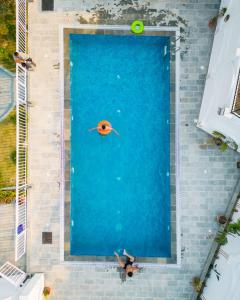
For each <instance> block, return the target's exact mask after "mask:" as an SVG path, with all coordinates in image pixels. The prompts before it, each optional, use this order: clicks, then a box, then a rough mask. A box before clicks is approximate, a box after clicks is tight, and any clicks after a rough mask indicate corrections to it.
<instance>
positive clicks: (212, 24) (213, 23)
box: [208, 7, 230, 28]
mask: <svg viewBox="0 0 240 300" xmlns="http://www.w3.org/2000/svg"><path fill="white" fill-rule="evenodd" d="M226 11H227V8H226V7H223V8H222V9H221V10H220V11H219V12H218V14H217V15H216V16H214V17H212V18H211V19H210V20H209V22H208V27H209V28H215V27H216V25H217V21H218V18H219V17H223V16H224V15H225V13H226ZM227 16H229V15H227ZM227 16H226V17H225V19H226V18H227ZM229 17H230V16H229ZM229 17H228V19H229ZM225 19H224V21H225ZM228 19H227V21H228ZM227 21H225V22H227Z"/></svg>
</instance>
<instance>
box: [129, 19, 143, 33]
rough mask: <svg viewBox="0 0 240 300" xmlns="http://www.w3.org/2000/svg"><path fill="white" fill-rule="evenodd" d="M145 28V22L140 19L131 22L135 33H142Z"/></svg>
mask: <svg viewBox="0 0 240 300" xmlns="http://www.w3.org/2000/svg"><path fill="white" fill-rule="evenodd" d="M143 30H144V24H143V22H142V21H140V20H135V21H133V22H132V24H131V31H132V32H133V33H142V32H143Z"/></svg>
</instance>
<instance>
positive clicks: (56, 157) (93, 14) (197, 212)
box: [27, 0, 239, 300]
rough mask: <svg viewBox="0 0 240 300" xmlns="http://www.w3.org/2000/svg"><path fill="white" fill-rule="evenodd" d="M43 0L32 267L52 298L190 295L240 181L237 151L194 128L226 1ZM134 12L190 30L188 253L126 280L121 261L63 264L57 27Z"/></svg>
mask: <svg viewBox="0 0 240 300" xmlns="http://www.w3.org/2000/svg"><path fill="white" fill-rule="evenodd" d="M39 2H40V1H39V0H38V1H34V2H30V3H29V53H30V55H31V56H32V57H33V58H34V60H35V61H36V63H37V68H36V70H35V71H34V72H31V73H30V80H29V101H31V102H32V106H31V107H30V108H29V168H28V169H29V177H28V181H29V184H31V185H32V188H31V189H30V190H29V193H28V199H29V204H28V230H29V231H28V249H27V269H28V271H29V272H44V273H45V276H46V285H47V286H50V287H52V288H53V293H52V296H51V298H50V299H53V300H68V299H69V300H70V299H71V300H77V299H81V300H92V299H96V300H105V299H106V300H108V299H109V300H110V299H111V300H115V299H118V300H120V299H126V300H130V299H144V300H150V299H158V300H159V299H162V300H187V299H191V295H192V287H191V284H190V282H191V278H192V277H193V276H195V275H196V276H198V275H200V272H201V269H202V267H203V264H204V262H205V259H206V257H207V254H208V251H209V249H210V246H211V242H212V235H211V234H209V230H211V231H212V232H213V233H214V232H215V231H216V229H217V226H216V223H215V216H216V215H217V214H218V213H222V212H224V211H225V209H226V207H227V204H228V201H229V200H230V197H231V194H232V191H233V189H234V186H235V184H236V182H237V180H238V178H239V170H238V169H237V168H236V161H237V160H238V159H239V156H238V154H236V153H234V152H233V151H231V150H229V151H227V152H226V153H223V154H222V153H220V152H219V150H218V149H216V148H214V147H212V146H208V145H207V144H206V142H207V139H208V136H207V135H206V134H205V133H204V132H202V131H201V130H199V129H197V128H196V126H195V124H194V120H195V119H197V117H198V114H199V109H200V104H201V98H202V93H203V87H204V80H205V76H206V73H207V67H208V62H209V56H210V50H211V44H212V39H213V31H211V30H210V29H209V28H208V26H207V23H208V19H209V18H210V17H212V16H214V15H215V14H216V12H217V9H218V7H219V0H202V1H201V3H200V1H198V0H186V1H182V0H178V1H173V0H168V1H167V0H164V1H151V6H150V4H149V2H147V1H141V0H139V1H131V0H125V1H119V2H117V1H104V2H105V4H104V5H102V6H101V3H102V1H88V2H87V3H85V1H74V0H72V1H63V0H58V1H56V6H55V8H56V12H45V13H43V12H40V10H39V7H40V4H39ZM79 2H81V5H80V4H79ZM96 3H98V5H97V4H96ZM78 5H79V6H78ZM73 8H75V9H76V10H75V11H72V12H64V11H63V10H66V9H68V10H72V9H73ZM135 18H141V19H143V20H144V21H145V23H146V24H148V25H155V24H158V25H166V24H168V25H171V26H178V25H179V26H180V27H181V28H182V30H183V41H182V49H181V53H182V54H181V56H182V59H181V75H180V79H181V84H180V100H181V101H180V116H179V117H180V128H179V131H180V194H181V231H182V245H181V248H182V256H183V259H182V267H181V268H180V269H163V268H161V269H160V268H145V269H144V271H143V272H142V273H140V274H137V275H136V276H134V278H132V279H131V280H128V281H127V282H126V283H124V284H121V280H120V278H119V273H118V272H117V271H116V268H114V267H103V266H94V265H91V266H89V265H81V266H80V265H78V264H75V265H69V264H62V263H61V262H60V214H61V211H60V203H61V188H62V186H61V100H60V99H61V97H60V93H61V92H62V91H61V89H60V70H59V68H58V66H57V64H58V63H59V60H60V58H59V56H60V53H59V49H60V46H59V24H71V25H72V24H73V25H74V24H75V25H77V24H79V21H80V22H81V23H84V22H91V23H94V22H96V23H103V24H111V23H112V24H118V23H119V24H129V23H130V22H131V21H132V20H133V19H135ZM53 65H56V66H55V67H53ZM43 231H51V232H52V233H53V243H52V244H51V245H42V242H41V239H42V232H43Z"/></svg>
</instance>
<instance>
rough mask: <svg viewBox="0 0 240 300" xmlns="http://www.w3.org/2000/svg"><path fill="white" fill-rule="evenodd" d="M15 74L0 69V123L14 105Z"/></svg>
mask: <svg viewBox="0 0 240 300" xmlns="http://www.w3.org/2000/svg"><path fill="white" fill-rule="evenodd" d="M14 86H15V74H13V73H11V72H8V71H6V70H5V69H3V68H1V67H0V121H1V120H3V119H4V118H5V117H6V116H7V115H8V113H9V112H10V111H11V110H12V109H13V107H14V105H15V96H14V94H15V91H14Z"/></svg>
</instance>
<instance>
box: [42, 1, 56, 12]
mask: <svg viewBox="0 0 240 300" xmlns="http://www.w3.org/2000/svg"><path fill="white" fill-rule="evenodd" d="M53 10H54V0H42V11H53Z"/></svg>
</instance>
